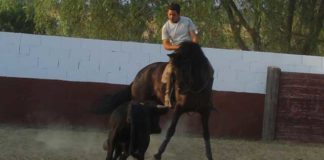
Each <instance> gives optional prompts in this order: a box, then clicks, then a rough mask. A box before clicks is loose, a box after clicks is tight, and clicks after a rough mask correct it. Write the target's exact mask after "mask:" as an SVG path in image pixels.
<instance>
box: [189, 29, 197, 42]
mask: <svg viewBox="0 0 324 160" xmlns="http://www.w3.org/2000/svg"><path fill="white" fill-rule="evenodd" d="M189 34H190V37H191V40H192V42H194V43H198V35H197V34H196V33H195V32H194V31H189Z"/></svg>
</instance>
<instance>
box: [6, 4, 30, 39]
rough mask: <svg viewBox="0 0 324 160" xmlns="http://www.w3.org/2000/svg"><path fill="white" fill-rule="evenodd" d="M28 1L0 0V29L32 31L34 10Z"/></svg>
mask: <svg viewBox="0 0 324 160" xmlns="http://www.w3.org/2000/svg"><path fill="white" fill-rule="evenodd" d="M28 2H29V1H13V0H1V1H0V31H9V32H24V33H33V31H34V21H33V16H34V12H33V11H34V10H33V8H32V6H31V5H29V3H28Z"/></svg>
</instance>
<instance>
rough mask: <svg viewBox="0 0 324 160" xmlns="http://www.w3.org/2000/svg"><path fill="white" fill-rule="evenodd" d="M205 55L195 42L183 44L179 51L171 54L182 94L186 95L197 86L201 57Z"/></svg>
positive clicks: (174, 71) (171, 60)
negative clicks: (196, 80)
mask: <svg viewBox="0 0 324 160" xmlns="http://www.w3.org/2000/svg"><path fill="white" fill-rule="evenodd" d="M202 56H203V57H204V54H203V52H202V50H201V48H200V46H199V45H198V44H196V43H193V42H183V43H181V46H180V47H179V49H177V50H176V51H175V52H174V53H172V54H169V57H170V62H171V64H172V67H173V74H174V75H175V77H176V83H177V85H178V87H179V89H180V92H181V93H186V92H188V91H189V90H190V89H192V87H193V86H194V85H195V84H194V83H195V79H197V76H199V77H200V75H198V74H200V72H201V70H199V69H200V68H201V67H200V66H201V64H199V63H200V62H201V60H200V59H201V57H202Z"/></svg>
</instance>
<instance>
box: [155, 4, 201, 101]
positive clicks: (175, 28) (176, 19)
mask: <svg viewBox="0 0 324 160" xmlns="http://www.w3.org/2000/svg"><path fill="white" fill-rule="evenodd" d="M167 16H168V21H167V22H166V23H165V24H164V25H163V27H162V44H163V47H164V49H166V50H170V51H172V50H176V49H178V48H179V47H180V44H181V43H182V42H184V41H192V42H195V43H198V36H197V34H198V30H197V27H196V26H195V25H194V23H193V22H192V20H191V19H190V18H188V17H184V16H180V5H179V4H175V3H172V4H171V5H170V6H169V7H168V12H167ZM171 73H172V67H171V65H170V64H168V65H167V66H166V67H165V69H164V72H163V75H162V80H161V81H162V83H165V84H166V89H165V97H164V105H165V106H167V107H171V103H170V98H169V96H170V77H171Z"/></svg>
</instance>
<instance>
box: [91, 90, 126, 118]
mask: <svg viewBox="0 0 324 160" xmlns="http://www.w3.org/2000/svg"><path fill="white" fill-rule="evenodd" d="M131 87H132V84H131V85H129V86H127V87H126V88H124V89H122V90H120V91H118V92H117V93H115V94H113V95H106V96H103V97H102V98H101V99H100V100H99V101H98V102H97V103H96V105H95V106H96V107H95V108H94V110H93V112H94V113H96V114H106V113H112V112H113V111H114V110H115V109H116V108H117V107H118V106H119V105H121V104H122V103H124V102H127V101H130V100H131V98H132V95H131Z"/></svg>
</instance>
